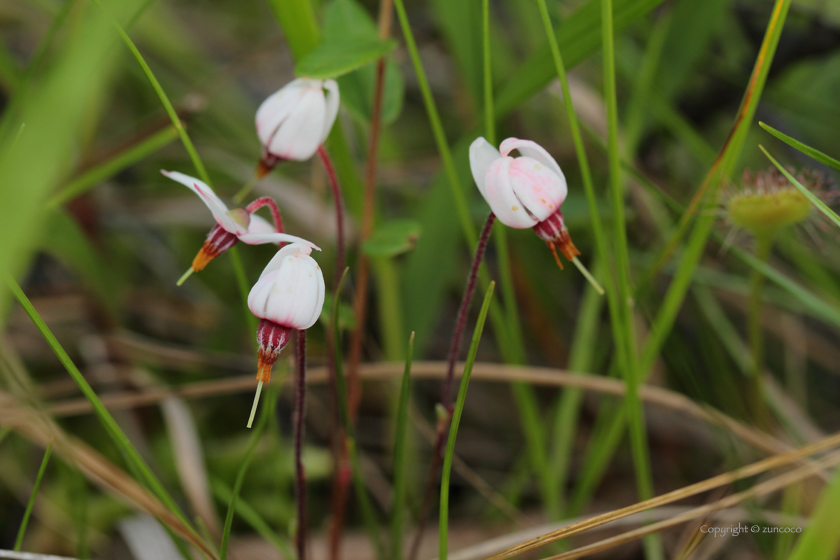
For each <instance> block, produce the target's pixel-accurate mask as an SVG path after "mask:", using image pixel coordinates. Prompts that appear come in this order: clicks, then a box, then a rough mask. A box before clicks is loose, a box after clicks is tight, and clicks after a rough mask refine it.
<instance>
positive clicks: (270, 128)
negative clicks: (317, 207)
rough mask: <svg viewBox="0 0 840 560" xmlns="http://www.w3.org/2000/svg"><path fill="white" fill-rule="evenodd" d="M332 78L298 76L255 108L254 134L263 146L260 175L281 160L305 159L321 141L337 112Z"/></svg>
mask: <svg viewBox="0 0 840 560" xmlns="http://www.w3.org/2000/svg"><path fill="white" fill-rule="evenodd" d="M338 102H339V96H338V84H336V82H335V80H312V79H309V78H298V79H296V80H294V81H292V82H290V83H289V84H287V85H285V86H284V87H283V88H282V89H280V90H279V91H277V92H276V93H274V94H272V95H271V96H270V97H269V98H268V99H266V100H265V101H263V103H262V105H260V108H259V109H257V118H256V121H257V136H259V138H260V142H262V145H263V155H262V159H261V160H260V167H259V169H258V171H257V173H258V175H259V176H262V175H265V174H266V173H268V171H270V170H271V169H272V168H273V167H274V166H275V165H277V163H278V162H279V161H281V160H284V159H291V160H296V161H304V160H307V159H309V158H311V157H312V156H313V155H315V152H316V150H317V149H318V146H320V145H321V144H323V143H324V140H326V139H327V136H328V135H329V133H330V130H331V129H332V126H333V123H334V122H335V118H336V115H337V114H338Z"/></svg>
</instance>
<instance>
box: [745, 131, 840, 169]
mask: <svg viewBox="0 0 840 560" xmlns="http://www.w3.org/2000/svg"><path fill="white" fill-rule="evenodd" d="M758 126H760V127H761V128H763V129H764V130H766V131H767V132H769V133H770V134H772V135H773V136H775V137H776V138H778V139H779V140H781V141H782V142H784V143H785V144H787V145H788V146H790V147H792V148H796V149H797V150H799V151H800V152H802V153H803V154H805V155H806V156H808V157H811V158H813V159H815V160H817V161H818V162H820V163H822V164H823V165H827V166H828V167H831V168H833V169H836V170H837V171H840V161H837V160H836V159H834V158H833V157H831V156H827V155H826V154H824V153H822V152H821V151H819V150H816V149H814V148H812V147H810V146H807V145H805V144H803V143H802V142H800V141H799V140H796V139H794V138H791V137H790V136H788V135H787V134H784V133H782V132H779V131H778V130H776V129H775V128H773V127H772V126H769V125H767V124H764V123H763V122H760V121H759V123H758Z"/></svg>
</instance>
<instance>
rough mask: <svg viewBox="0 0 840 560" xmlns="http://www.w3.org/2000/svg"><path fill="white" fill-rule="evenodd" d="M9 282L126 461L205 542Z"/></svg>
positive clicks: (9, 279)
mask: <svg viewBox="0 0 840 560" xmlns="http://www.w3.org/2000/svg"><path fill="white" fill-rule="evenodd" d="M7 282H8V285H9V287H10V288H11V291H12V293H13V294H14V296H15V298H16V299H17V300H18V302H19V303H20V305H21V307H23V310H24V311H25V312H26V314H27V315H28V316H29V318H30V319H31V320H32V322H33V323H34V324H35V327H36V328H37V329H38V331H39V332H40V333H41V336H43V337H44V340H46V342H47V344H48V345H49V346H50V349H52V351H53V352H54V353H55V355H56V357H58V359H59V361H60V362H61V363H62V365H63V366H64V368H65V369H66V370H67V373H69V374H70V377H71V378H72V379H73V381H75V382H76V385H78V387H79V389H80V390H81V391H82V394H84V396H85V397H86V398H87V399H88V401H89V402H90V404H91V406H92V407H93V409H94V412H95V413H96V416H97V418H98V419H99V422H100V423H101V424H102V425H103V427H104V428H105V431H107V432H108V435H109V436H110V437H111V439H112V440H113V442H114V444H115V445H116V447H117V449H119V451H120V453H121V454H122V456H123V458H124V460H125V462H126V464H127V465H128V466H129V468H130V469H131V470H132V472H133V473H135V474H136V476H137V477H138V478H140V479H141V480H142V481H143V482H145V484H146V485H147V486H148V487H149V488H150V489H151V490H152V491H153V492H154V493H155V495H156V496H157V497H158V499H160V501H161V502H163V504H164V505H165V506H166V507H167V508H168V509H169V510H170V511H171V512H172V514H173V515H175V516H176V517H177V518H178V520H179V521H181V523H183V524H184V526H185V527H187V529H188V530H189V531H190V532H191V533H192V534H193V535H194V536H195V538H196V539H197V541H199V542H201V541H202V539H201V538H200V537H199V536H198V533H196V532H195V530H194V529H193V528H192V526H191V525H190V524H189V523H188V522H187V520H186V517H185V516H184V514H183V513H182V512H181V509H180V508H179V507H178V505H177V504H176V503H175V500H173V499H172V497H171V496H170V495H169V493H168V492H167V491H166V489H165V488H164V487H163V485H162V484H161V483H160V481H159V480H158V479H157V477H156V476H155V475H154V473H152V470H151V469H150V468H149V466H148V465H147V464H146V462H145V461H144V460H143V458H142V457H141V456H140V454H139V453H138V452H137V450H136V449H135V448H134V446H133V445H132V444H131V441H130V440H129V439H128V437H126V435H125V433H124V432H123V431H122V429H121V428H120V427H119V425H118V424H117V422H116V420H114V417H113V416H111V413H110V412H108V410H107V409H106V408H105V406H104V405H103V404H102V401H101V400H99V396H98V395H97V394H96V392H95V391H94V390H93V388H92V387H91V386H90V384H89V383H88V382H87V380H86V379H85V378H84V376H83V375H82V373H81V372H80V371H79V369H78V368H77V367H76V364H74V363H73V360H71V359H70V356H69V355H68V354H67V352H66V351H65V350H64V348H63V347H62V346H61V344H60V343H59V342H58V340H57V339H56V338H55V335H53V333H52V331H51V330H50V328H49V327H48V326H47V324H46V323H44V320H43V319H42V318H41V316H40V315H39V314H38V311H37V310H36V309H35V307H34V306H33V305H32V302H30V301H29V298H27V297H26V294H24V293H23V290H21V289H20V286H18V284H17V282H15V280H14V279H13V278H12V277H10V276H9V277H7ZM204 552H205V553H207V552H206V551H204ZM211 556H212V555H211Z"/></svg>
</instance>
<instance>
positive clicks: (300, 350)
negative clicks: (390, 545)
mask: <svg viewBox="0 0 840 560" xmlns="http://www.w3.org/2000/svg"><path fill="white" fill-rule="evenodd" d="M296 361H297V364H296V365H297V372H296V373H297V375H296V376H295V410H294V430H295V475H296V482H297V484H296V492H295V498H296V500H297V517H298V525H297V535H296V536H295V544H296V545H297V553H298V560H305V559H306V473H305V472H304V471H303V432H304V419H305V417H306V331H303V330H302V331H298V343H297V360H296Z"/></svg>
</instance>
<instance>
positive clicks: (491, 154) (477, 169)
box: [470, 137, 502, 198]
mask: <svg viewBox="0 0 840 560" xmlns="http://www.w3.org/2000/svg"><path fill="white" fill-rule="evenodd" d="M500 157H502V156H501V154H500V153H499V150H497V149H496V148H494V147H493V146H491V145H490V143H489V142H487V140H485V139H484V138H483V137H478V138H476V139H475V140H473V143H472V144H470V170H471V171H472V176H473V180H474V181H475V184H476V186H477V187H478V190H479V191H480V192H481V195H482V196H483V197H484V198H487V195H486V194H485V190H484V179H485V177H486V176H487V170H488V169H490V164H492V163H493V162H494V161H496V160H497V159H499V158H500Z"/></svg>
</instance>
